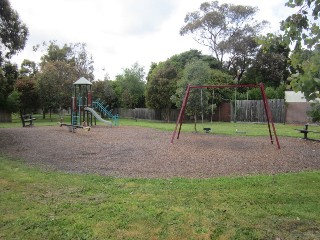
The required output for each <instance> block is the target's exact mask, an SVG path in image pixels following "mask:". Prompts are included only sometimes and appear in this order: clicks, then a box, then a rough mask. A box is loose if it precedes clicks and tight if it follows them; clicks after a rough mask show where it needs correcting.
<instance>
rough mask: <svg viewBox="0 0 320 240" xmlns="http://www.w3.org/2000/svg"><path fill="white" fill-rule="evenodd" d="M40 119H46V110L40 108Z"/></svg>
mask: <svg viewBox="0 0 320 240" xmlns="http://www.w3.org/2000/svg"><path fill="white" fill-rule="evenodd" d="M42 119H46V110H45V108H42Z"/></svg>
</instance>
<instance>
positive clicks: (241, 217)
mask: <svg viewBox="0 0 320 240" xmlns="http://www.w3.org/2000/svg"><path fill="white" fill-rule="evenodd" d="M319 182H320V172H306V173H296V174H282V175H275V176H250V177H233V178H216V179H181V178H173V179H119V178H111V177H103V176H96V175H77V174H66V173H59V172H43V171H40V170H37V169H35V168H29V167H26V166H25V165H24V164H23V163H21V162H19V161H18V160H17V159H10V158H8V157H6V156H1V155H0V191H1V195H0V211H1V218H0V239H317V237H319V236H320V208H319V206H320V198H319V196H320V188H319Z"/></svg>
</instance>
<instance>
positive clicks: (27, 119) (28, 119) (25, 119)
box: [22, 114, 37, 127]
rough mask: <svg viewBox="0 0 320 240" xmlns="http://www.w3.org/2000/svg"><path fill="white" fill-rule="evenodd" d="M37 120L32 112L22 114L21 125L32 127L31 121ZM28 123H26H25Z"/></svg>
mask: <svg viewBox="0 0 320 240" xmlns="http://www.w3.org/2000/svg"><path fill="white" fill-rule="evenodd" d="M35 120H37V119H36V118H33V117H32V114H24V115H22V126H23V127H32V126H33V121H35ZM26 123H28V124H26Z"/></svg>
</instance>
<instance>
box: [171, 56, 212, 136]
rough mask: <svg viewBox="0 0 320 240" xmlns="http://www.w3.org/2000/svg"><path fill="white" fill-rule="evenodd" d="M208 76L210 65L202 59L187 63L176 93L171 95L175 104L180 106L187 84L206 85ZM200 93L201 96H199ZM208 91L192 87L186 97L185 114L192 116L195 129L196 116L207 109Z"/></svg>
mask: <svg viewBox="0 0 320 240" xmlns="http://www.w3.org/2000/svg"><path fill="white" fill-rule="evenodd" d="M209 78H210V67H209V65H208V64H207V63H205V62H204V61H202V60H194V61H192V62H190V63H188V64H187V65H186V67H185V69H184V71H183V76H182V78H181V79H180V80H179V81H178V85H177V90H176V94H175V95H173V96H172V97H171V99H172V101H173V102H174V103H175V104H176V106H178V107H181V105H182V101H183V98H184V95H185V91H186V89H187V86H188V84H191V85H206V84H207V82H208V79H209ZM201 95H202V96H201ZM208 97H209V96H208V92H207V91H205V90H203V91H202V94H201V90H200V89H192V90H191V92H190V95H189V98H188V102H187V107H186V114H187V115H188V116H193V118H194V123H195V125H194V128H195V131H197V125H196V124H197V117H198V116H200V115H201V114H204V113H205V112H207V110H208Z"/></svg>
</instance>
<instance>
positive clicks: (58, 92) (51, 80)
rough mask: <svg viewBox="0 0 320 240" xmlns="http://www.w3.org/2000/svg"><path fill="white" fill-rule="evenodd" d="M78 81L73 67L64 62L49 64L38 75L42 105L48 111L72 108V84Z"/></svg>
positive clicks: (44, 110)
mask: <svg viewBox="0 0 320 240" xmlns="http://www.w3.org/2000/svg"><path fill="white" fill-rule="evenodd" d="M76 79H77V73H76V71H75V69H74V67H73V66H71V65H70V64H68V63H66V62H62V61H53V62H48V63H46V64H45V65H44V67H43V68H42V70H41V72H40V73H39V74H38V75H37V86H38V90H39V97H40V104H41V107H42V109H43V112H44V113H45V112H46V111H47V110H50V112H51V110H54V109H57V108H68V107H70V101H71V100H70V99H71V94H72V84H73V82H74V81H75V80H76Z"/></svg>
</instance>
